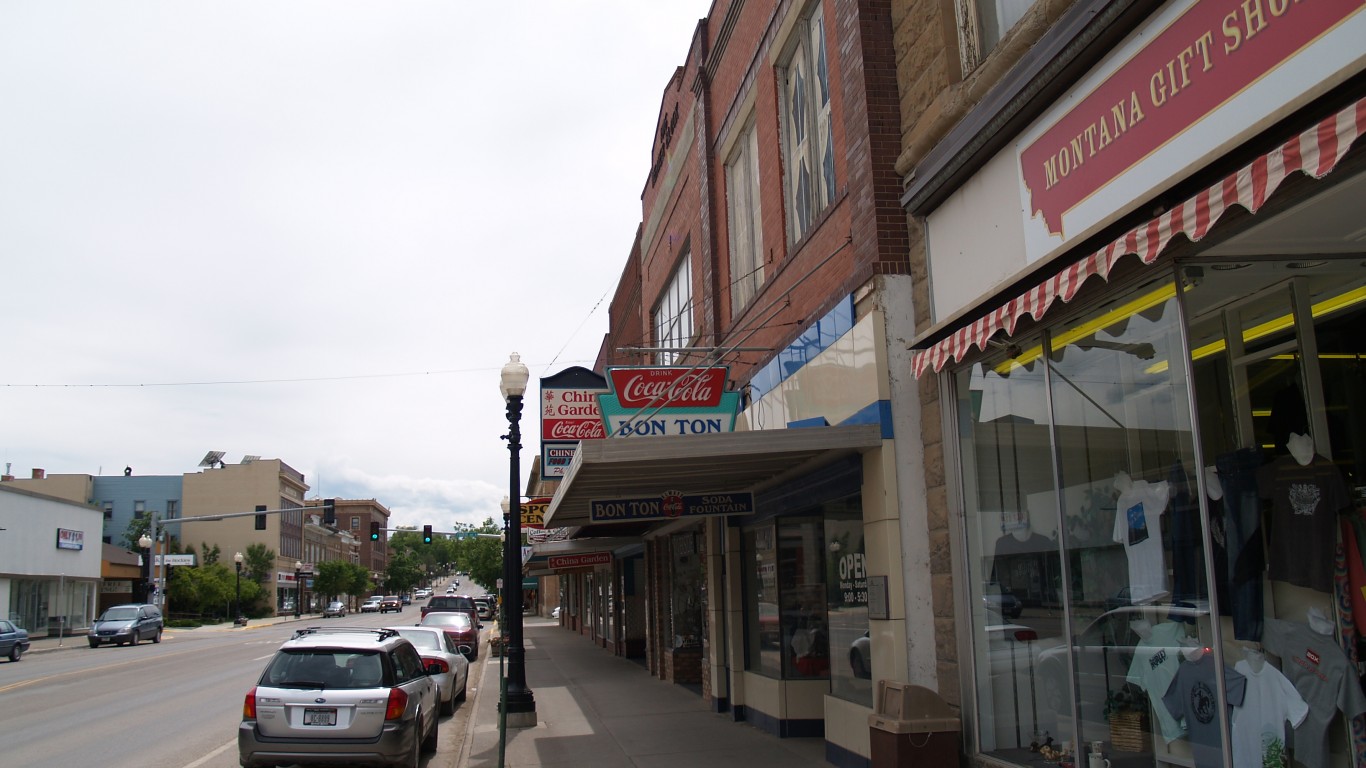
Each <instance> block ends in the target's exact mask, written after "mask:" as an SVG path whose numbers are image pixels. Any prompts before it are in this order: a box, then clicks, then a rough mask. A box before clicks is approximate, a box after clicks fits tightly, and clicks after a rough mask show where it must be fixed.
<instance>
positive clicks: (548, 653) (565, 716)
mask: <svg viewBox="0 0 1366 768" xmlns="http://www.w3.org/2000/svg"><path fill="white" fill-rule="evenodd" d="M523 638H524V639H523V644H524V647H525V649H526V674H527V685H528V686H529V687H530V688H531V691H532V693H533V695H534V696H535V697H536V719H537V725H536V727H534V728H520V729H514V728H509V729H508V731H507V745H506V749H505V756H504V765H505V766H507V767H508V768H513V767H515V768H526V766H584V765H591V766H593V767H594V768H622V767H626V768H675V767H680V768H681V767H684V766H686V767H687V768H695V766H699V765H706V766H708V768H730V767H731V766H735V767H736V768H741V767H743V768H803V767H804V766H828V763H826V762H825V759H824V752H825V742H824V740H822V739H779V738H777V737H774V736H770V735H768V734H766V733H764V732H762V731H759V730H758V729H756V728H754V727H752V726H750V725H747V724H745V723H737V722H733V721H732V720H731V719H730V716H729V715H728V714H716V713H714V712H711V711H710V710H708V709H707V708H706V706H704V704H703V702H702V699H701V697H699V696H698V695H697V694H695V693H692V692H691V691H688V690H687V689H685V688H683V687H681V686H677V685H673V684H671V683H667V682H664V681H662V680H659V679H656V678H655V677H653V676H651V675H650V673H649V672H647V671H646V670H645V669H644V668H643V667H641V666H640V665H638V664H636V663H634V662H631V661H627V660H626V659H623V658H620V657H617V656H613V655H612V654H611V653H609V652H607V651H606V650H604V649H602V648H599V647H597V646H595V645H593V643H591V642H589V641H588V640H587V639H586V638H584V637H581V636H579V635H577V634H574V633H572V632H569V631H568V630H565V629H562V628H561V627H560V626H559V625H558V623H557V622H554V621H552V620H550V619H544V618H540V617H536V616H528V617H526V619H525V623H524V625H523ZM498 669H499V664H498V658H497V657H490V658H489V659H488V660H487V663H485V664H483V675H482V679H481V680H480V681H479V690H478V693H477V694H476V695H475V696H472V697H471V700H470V704H472V705H473V706H474V707H475V711H474V713H473V715H472V716H471V718H470V726H469V729H470V730H469V733H468V734H467V735H466V738H465V739H464V744H463V745H462V747H461V751H460V756H459V758H458V759H457V761H456V763H455V765H454V767H453V768H492V767H494V766H497V765H498V697H499V685H498V682H499V677H498V674H499V672H498ZM467 706H468V705H467Z"/></svg>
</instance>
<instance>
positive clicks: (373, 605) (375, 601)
mask: <svg viewBox="0 0 1366 768" xmlns="http://www.w3.org/2000/svg"><path fill="white" fill-rule="evenodd" d="M379 604H380V599H379V598H378V597H367V598H365V602H363V603H361V604H360V612H361V613H378V612H379Z"/></svg>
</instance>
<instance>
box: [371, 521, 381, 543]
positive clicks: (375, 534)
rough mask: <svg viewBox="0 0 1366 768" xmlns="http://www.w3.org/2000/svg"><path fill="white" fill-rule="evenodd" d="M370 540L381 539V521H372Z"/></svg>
mask: <svg viewBox="0 0 1366 768" xmlns="http://www.w3.org/2000/svg"><path fill="white" fill-rule="evenodd" d="M370 540H371V541H379V523H377V522H372V523H370Z"/></svg>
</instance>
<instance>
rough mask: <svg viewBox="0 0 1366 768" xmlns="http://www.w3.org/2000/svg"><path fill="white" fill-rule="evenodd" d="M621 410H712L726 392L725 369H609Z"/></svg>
mask: <svg viewBox="0 0 1366 768" xmlns="http://www.w3.org/2000/svg"><path fill="white" fill-rule="evenodd" d="M607 377H608V379H609V380H610V381H611V383H612V391H613V392H614V393H615V394H616V396H617V399H618V400H619V401H620V403H621V406H622V407H623V408H666V409H667V408H714V407H716V406H717V405H719V404H720V403H721V395H722V394H723V393H724V392H725V390H726V369H725V368H683V367H669V368H612V369H609V370H608V371H607Z"/></svg>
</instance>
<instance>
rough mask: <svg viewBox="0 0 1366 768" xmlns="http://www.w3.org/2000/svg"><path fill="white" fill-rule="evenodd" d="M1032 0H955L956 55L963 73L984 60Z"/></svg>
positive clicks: (1027, 10)
mask: <svg viewBox="0 0 1366 768" xmlns="http://www.w3.org/2000/svg"><path fill="white" fill-rule="evenodd" d="M1034 3H1035V0H955V2H954V16H955V17H956V18H957V21H958V56H959V63H960V64H961V66H962V70H963V76H964V77H966V76H968V75H969V74H970V73H972V72H973V71H974V70H976V69H977V67H979V66H981V64H982V62H983V61H985V60H986V58H987V54H989V53H991V52H992V51H993V50H995V48H996V46H997V45H999V44H1000V42H1001V39H1002V38H1004V37H1005V36H1006V33H1008V32H1010V30H1011V29H1013V28H1014V27H1015V25H1016V24H1018V23H1019V21H1020V19H1023V18H1024V16H1025V14H1026V13H1028V12H1029V9H1030V8H1032V7H1033V6H1034Z"/></svg>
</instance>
